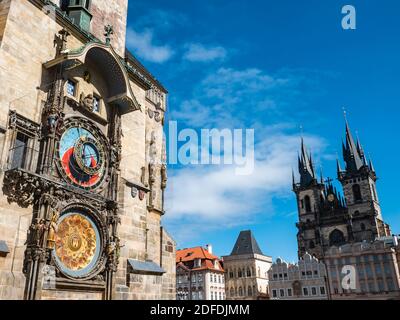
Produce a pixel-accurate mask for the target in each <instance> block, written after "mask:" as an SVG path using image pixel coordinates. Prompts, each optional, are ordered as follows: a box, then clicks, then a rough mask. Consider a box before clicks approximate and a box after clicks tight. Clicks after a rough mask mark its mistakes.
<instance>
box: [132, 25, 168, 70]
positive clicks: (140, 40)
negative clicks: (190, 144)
mask: <svg viewBox="0 0 400 320" xmlns="http://www.w3.org/2000/svg"><path fill="white" fill-rule="evenodd" d="M126 40H127V46H128V48H129V49H131V50H132V51H133V53H134V54H136V55H138V56H139V57H140V58H142V59H144V60H147V61H150V62H155V63H163V62H166V61H168V60H169V59H171V57H172V56H173V54H174V52H173V50H172V49H171V48H170V47H169V46H168V45H164V46H159V45H156V44H154V35H153V32H152V31H151V30H145V31H143V32H142V33H139V32H136V31H135V30H133V29H131V28H130V29H128V32H127V39H126Z"/></svg>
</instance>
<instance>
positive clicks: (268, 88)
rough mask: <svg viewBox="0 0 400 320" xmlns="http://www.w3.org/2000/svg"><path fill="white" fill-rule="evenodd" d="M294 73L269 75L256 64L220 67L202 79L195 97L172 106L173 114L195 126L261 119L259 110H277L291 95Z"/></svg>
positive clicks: (225, 125)
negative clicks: (256, 66)
mask: <svg viewBox="0 0 400 320" xmlns="http://www.w3.org/2000/svg"><path fill="white" fill-rule="evenodd" d="M292 77H293V76H292V75H291V74H287V75H286V76H284V77H281V76H273V75H268V74H266V73H265V72H263V71H262V70H259V69H256V68H248V69H244V70H235V69H232V68H220V69H218V70H216V71H214V72H212V73H210V74H208V75H207V76H206V77H205V78H204V79H203V80H202V81H200V82H199V84H198V85H197V86H195V88H194V92H193V93H192V97H189V98H188V99H186V100H183V101H182V102H181V104H180V105H179V106H178V108H176V109H172V111H171V115H172V118H174V119H177V120H180V121H184V122H185V123H186V124H188V125H190V126H194V127H210V126H213V127H218V128H220V127H228V128H229V127H230V128H232V127H239V128H240V127H242V126H243V121H248V120H249V119H250V120H251V119H253V118H255V119H258V118H259V117H260V112H265V111H270V112H273V111H275V110H278V109H279V107H280V102H281V100H282V98H281V96H282V95H284V97H285V99H288V98H289V97H290V95H291V93H290V90H291V89H292V88H293V86H294V85H295V84H293V82H294V81H293V80H292ZM286 92H287V94H286ZM283 93H285V94H283Z"/></svg>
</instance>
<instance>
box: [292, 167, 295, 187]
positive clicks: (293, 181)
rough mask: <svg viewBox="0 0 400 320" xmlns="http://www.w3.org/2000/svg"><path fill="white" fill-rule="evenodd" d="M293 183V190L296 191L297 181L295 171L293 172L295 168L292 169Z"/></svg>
mask: <svg viewBox="0 0 400 320" xmlns="http://www.w3.org/2000/svg"><path fill="white" fill-rule="evenodd" d="M292 181H293V182H292V183H293V190H294V189H296V179H295V177H294V170H293V168H292Z"/></svg>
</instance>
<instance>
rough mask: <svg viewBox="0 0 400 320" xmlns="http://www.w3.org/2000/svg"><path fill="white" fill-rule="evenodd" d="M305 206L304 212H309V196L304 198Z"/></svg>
mask: <svg viewBox="0 0 400 320" xmlns="http://www.w3.org/2000/svg"><path fill="white" fill-rule="evenodd" d="M304 202H305V206H306V212H311V199H310V197H309V196H305V198H304Z"/></svg>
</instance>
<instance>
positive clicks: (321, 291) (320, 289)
mask: <svg viewBox="0 0 400 320" xmlns="http://www.w3.org/2000/svg"><path fill="white" fill-rule="evenodd" d="M319 292H320V293H321V295H322V296H324V295H325V287H320V288H319Z"/></svg>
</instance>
